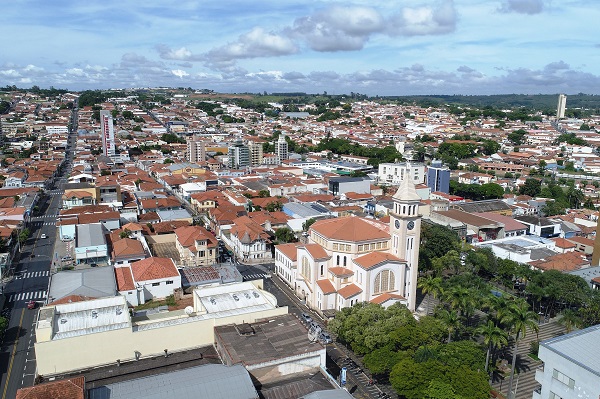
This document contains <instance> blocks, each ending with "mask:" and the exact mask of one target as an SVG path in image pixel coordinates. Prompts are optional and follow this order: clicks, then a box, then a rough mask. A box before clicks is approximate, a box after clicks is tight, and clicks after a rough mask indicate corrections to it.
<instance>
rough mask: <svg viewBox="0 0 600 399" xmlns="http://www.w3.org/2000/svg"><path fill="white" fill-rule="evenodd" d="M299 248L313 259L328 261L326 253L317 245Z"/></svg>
mask: <svg viewBox="0 0 600 399" xmlns="http://www.w3.org/2000/svg"><path fill="white" fill-rule="evenodd" d="M301 248H304V249H306V251H307V252H308V253H309V254H310V256H312V258H313V259H329V255H327V252H325V250H324V249H323V247H322V246H320V245H319V244H306V245H304V246H302V247H301Z"/></svg>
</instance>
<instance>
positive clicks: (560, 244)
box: [551, 237, 577, 249]
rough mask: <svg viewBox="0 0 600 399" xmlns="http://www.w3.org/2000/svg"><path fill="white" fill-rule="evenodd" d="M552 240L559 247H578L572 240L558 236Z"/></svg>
mask: <svg viewBox="0 0 600 399" xmlns="http://www.w3.org/2000/svg"><path fill="white" fill-rule="evenodd" d="M551 240H552V241H554V244H555V245H556V246H557V247H558V248H562V249H569V248H575V247H577V245H575V244H574V243H572V242H571V241H568V240H565V239H564V238H560V237H556V238H551Z"/></svg>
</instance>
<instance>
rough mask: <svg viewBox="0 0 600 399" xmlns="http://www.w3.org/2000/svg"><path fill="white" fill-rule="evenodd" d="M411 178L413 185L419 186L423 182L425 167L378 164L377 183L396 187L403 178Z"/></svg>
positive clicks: (416, 164)
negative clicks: (406, 176)
mask: <svg viewBox="0 0 600 399" xmlns="http://www.w3.org/2000/svg"><path fill="white" fill-rule="evenodd" d="M405 175H408V176H410V177H411V178H412V182H413V183H414V184H420V183H423V182H424V181H425V165H423V164H419V163H408V162H400V163H380V164H379V170H378V172H377V179H378V181H379V183H382V184H391V185H398V184H400V182H401V181H402V180H404V176H405Z"/></svg>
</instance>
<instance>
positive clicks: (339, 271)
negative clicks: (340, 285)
mask: <svg viewBox="0 0 600 399" xmlns="http://www.w3.org/2000/svg"><path fill="white" fill-rule="evenodd" d="M328 271H329V273H331V274H333V275H334V276H336V277H349V276H352V275H354V272H353V271H352V270H350V269H347V268H345V267H330V268H329V269H328Z"/></svg>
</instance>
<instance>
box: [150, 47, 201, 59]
mask: <svg viewBox="0 0 600 399" xmlns="http://www.w3.org/2000/svg"><path fill="white" fill-rule="evenodd" d="M156 50H157V51H158V54H159V56H160V58H162V59H164V60H176V61H189V60H191V59H193V58H194V57H193V54H192V52H191V51H190V50H188V49H187V48H185V47H181V48H178V49H171V48H169V47H168V46H167V45H165V44H159V45H157V46H156Z"/></svg>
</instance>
